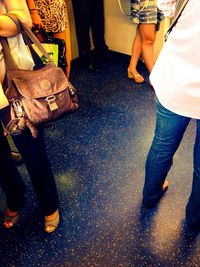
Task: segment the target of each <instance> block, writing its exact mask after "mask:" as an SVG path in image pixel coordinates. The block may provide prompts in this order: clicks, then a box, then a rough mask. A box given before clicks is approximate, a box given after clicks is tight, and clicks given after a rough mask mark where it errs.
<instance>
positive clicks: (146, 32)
mask: <svg viewBox="0 0 200 267" xmlns="http://www.w3.org/2000/svg"><path fill="white" fill-rule="evenodd" d="M139 30H140V34H141V48H142V57H143V59H144V62H145V65H146V67H147V69H148V71H149V73H151V71H152V69H153V66H154V56H153V45H154V41H155V34H156V25H155V24H139Z"/></svg>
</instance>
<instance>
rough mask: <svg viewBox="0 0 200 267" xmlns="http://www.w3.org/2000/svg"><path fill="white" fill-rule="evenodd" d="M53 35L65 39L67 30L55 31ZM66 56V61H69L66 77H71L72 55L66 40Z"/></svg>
mask: <svg viewBox="0 0 200 267" xmlns="http://www.w3.org/2000/svg"><path fill="white" fill-rule="evenodd" d="M53 37H55V38H58V39H61V40H64V41H65V38H66V32H57V33H54V34H53ZM65 58H66V63H67V66H66V68H65V74H66V77H67V78H68V79H69V75H70V69H71V57H70V53H69V49H68V47H67V45H66V42H65Z"/></svg>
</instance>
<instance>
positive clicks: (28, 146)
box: [13, 129, 59, 216]
mask: <svg viewBox="0 0 200 267" xmlns="http://www.w3.org/2000/svg"><path fill="white" fill-rule="evenodd" d="M38 133H39V134H38V137H37V138H35V139H34V138H32V136H31V134H30V132H29V131H28V130H25V131H23V132H22V134H21V135H18V136H14V137H13V140H14V142H15V144H16V146H17V148H18V149H19V151H20V153H21V155H22V158H23V160H24V163H25V165H26V167H27V170H28V173H29V176H30V179H31V182H32V184H33V188H34V190H35V194H36V196H37V199H38V202H39V205H40V208H41V211H42V213H43V215H44V216H48V215H51V214H53V213H54V212H55V211H56V210H57V209H58V205H59V200H58V195H57V188H56V184H55V180H54V176H53V173H52V170H51V166H50V162H49V160H48V156H47V153H46V148H45V143H44V136H43V129H38Z"/></svg>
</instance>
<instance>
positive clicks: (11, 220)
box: [3, 210, 19, 229]
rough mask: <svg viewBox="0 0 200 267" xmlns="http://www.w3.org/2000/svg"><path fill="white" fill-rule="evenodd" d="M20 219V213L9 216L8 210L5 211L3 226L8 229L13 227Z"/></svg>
mask: <svg viewBox="0 0 200 267" xmlns="http://www.w3.org/2000/svg"><path fill="white" fill-rule="evenodd" d="M18 220H19V213H18V212H17V214H16V215H15V216H9V215H8V213H7V211H6V210H5V211H4V216H3V226H4V227H5V228H7V229H9V228H12V227H13V226H14V225H15V224H16V223H17V222H18Z"/></svg>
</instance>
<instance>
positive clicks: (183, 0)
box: [165, 0, 189, 41]
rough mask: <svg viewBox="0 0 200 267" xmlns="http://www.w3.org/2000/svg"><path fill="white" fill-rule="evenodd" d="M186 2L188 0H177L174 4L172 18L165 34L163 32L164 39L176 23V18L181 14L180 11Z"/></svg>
mask: <svg viewBox="0 0 200 267" xmlns="http://www.w3.org/2000/svg"><path fill="white" fill-rule="evenodd" d="M188 2H189V0H178V2H177V4H176V10H175V14H174V17H173V18H172V20H171V23H170V26H169V28H168V30H167V32H166V34H165V41H166V40H167V38H168V35H169V34H170V32H171V31H172V29H173V27H174V26H175V25H176V23H177V21H178V19H179V18H180V16H181V13H182V12H183V9H184V8H185V6H186V5H187V3H188Z"/></svg>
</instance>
